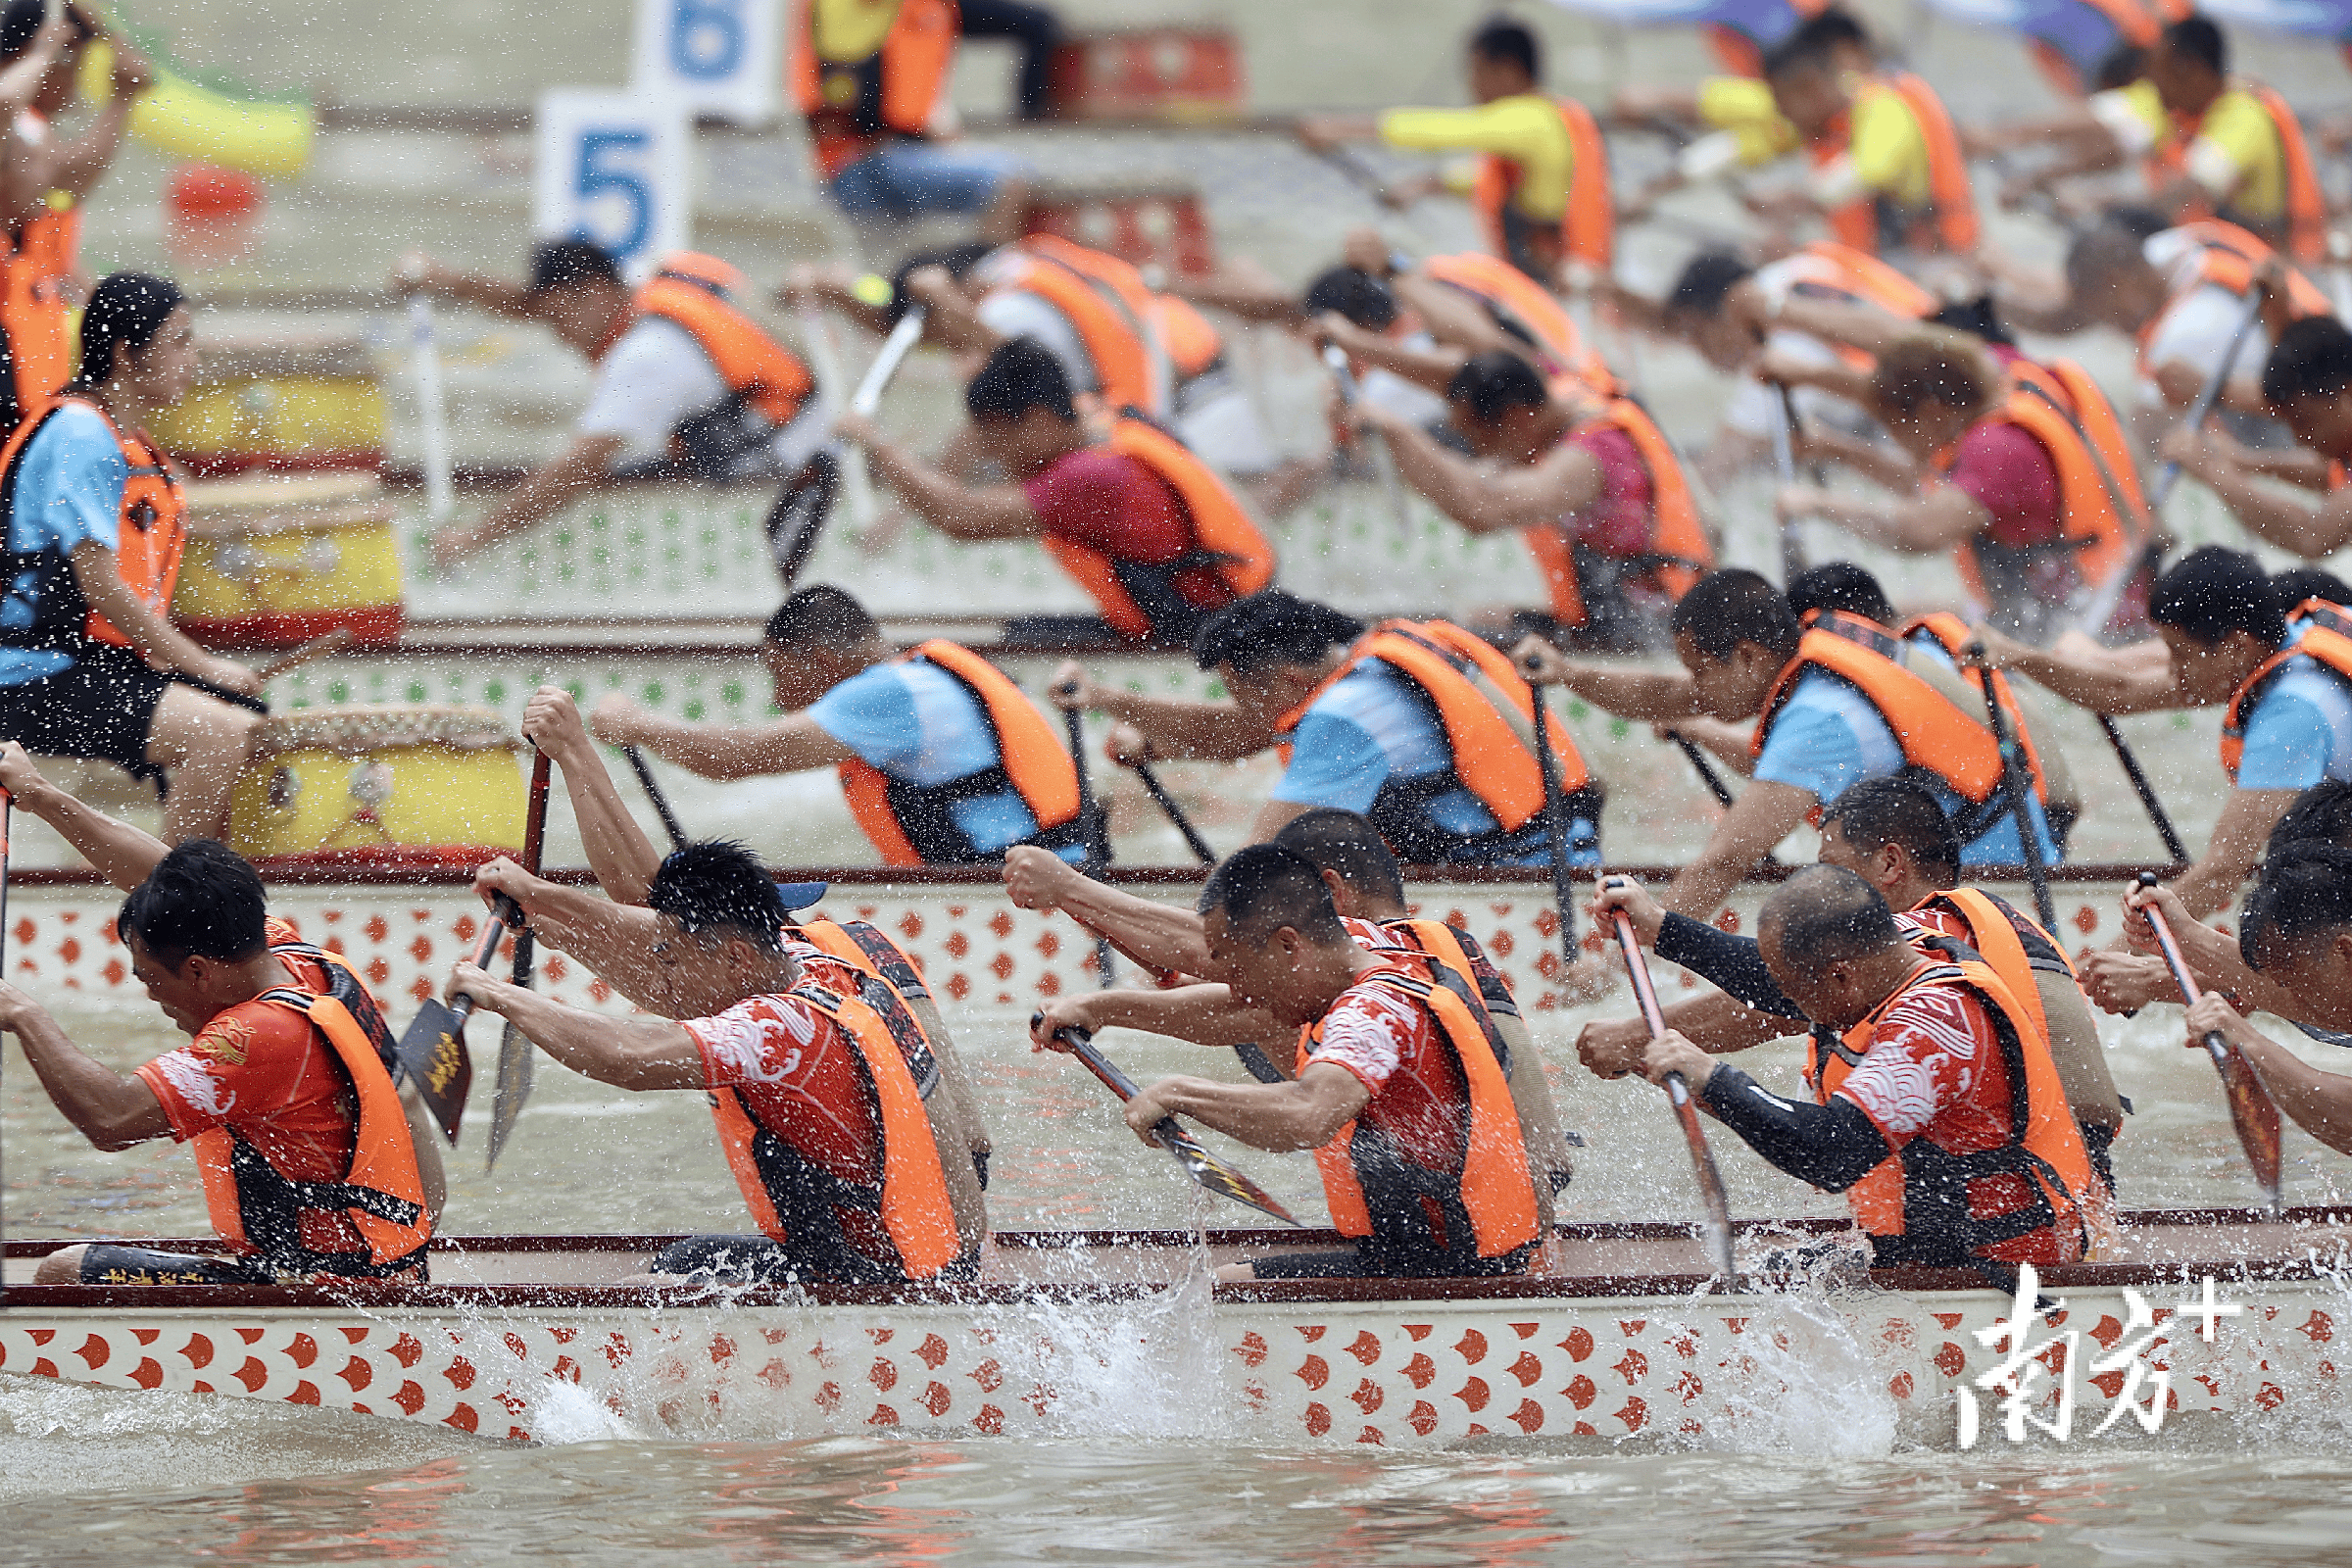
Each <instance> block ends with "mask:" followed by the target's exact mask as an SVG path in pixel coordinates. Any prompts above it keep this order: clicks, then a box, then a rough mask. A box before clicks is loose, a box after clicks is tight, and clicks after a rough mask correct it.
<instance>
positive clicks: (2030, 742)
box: [1898, 610, 2048, 800]
mask: <svg viewBox="0 0 2352 1568" xmlns="http://www.w3.org/2000/svg"><path fill="white" fill-rule="evenodd" d="M1898 635H1899V636H1901V637H1902V638H1904V639H1905V640H1907V641H1916V640H1918V639H1920V638H1923V637H1924V638H1929V639H1932V640H1933V641H1934V642H1935V643H1936V645H1937V646H1938V647H1940V648H1941V649H1942V650H1943V651H1944V653H1945V654H1947V655H1949V656H1950V658H1951V661H1952V663H1953V665H1954V667H1956V668H1957V669H1958V670H1959V672H1960V678H1961V679H1962V680H1964V681H1966V682H1967V683H1968V684H1969V685H1970V686H1973V687H1974V688H1976V691H1977V695H1978V697H1979V698H1980V699H1982V698H1983V696H1984V694H1985V672H1984V671H1983V670H1981V669H1979V668H1977V666H1976V665H1975V664H1973V663H1971V662H1969V661H1968V660H1967V659H1966V658H1965V657H1964V653H1965V650H1966V649H1967V647H1968V645H1969V644H1970V643H1971V642H1973V641H1975V640H1976V632H1975V630H1974V629H1973V628H1972V627H1971V626H1970V625H1969V624H1968V622H1967V621H1965V620H1962V619H1961V618H1960V617H1959V616H1958V615H1955V614H1953V613H1951V612H1950V611H1948V610H1938V611H1936V612H1935V613H1932V614H1926V615H1920V616H1918V617H1916V618H1914V619H1912V620H1910V621H1907V622H1905V623H1904V625H1903V629H1902V631H1901V632H1900V633H1898ZM1992 696H1993V701H1994V702H1997V703H1999V704H2000V705H2001V715H2002V717H2004V718H2005V719H2007V720H2008V723H2009V733H2010V734H2012V735H2014V736H2016V737H2017V744H2018V748H2019V749H2020V750H2021V751H2022V752H2023V753H2024V754H2025V760H2026V768H2027V770H2028V771H2029V772H2031V773H2032V774H2033V776H2034V787H2035V788H2036V789H2037V790H2039V791H2040V792H2041V793H2042V795H2043V797H2044V799H2045V800H2046V799H2047V796H2048V787H2047V785H2046V783H2045V782H2044V780H2043V777H2042V771H2041V752H2040V749H2039V748H2037V747H2036V746H2035V745H2034V731H2033V730H2032V729H2031V728H2030V727H2029V726H2028V725H2027V723H2026V711H2025V710H2024V709H2023V708H2020V707H2019V706H2018V702H2017V693H2016V691H2015V690H2014V689H2012V688H2011V686H2010V684H2009V676H2008V674H2007V672H2006V671H2003V670H1998V669H1996V670H1994V671H1993V672H1992ZM1970 716H1971V717H1974V716H1975V715H1974V714H1971V715H1970Z"/></svg>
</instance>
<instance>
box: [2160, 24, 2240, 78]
mask: <svg viewBox="0 0 2352 1568" xmlns="http://www.w3.org/2000/svg"><path fill="white" fill-rule="evenodd" d="M2164 42H2165V47H2167V48H2168V49H2170V50H2172V51H2173V53H2175V54H2177V55H2186V56H2187V57H2188V58H2189V59H2191V60H2194V61H2195V62H2196V63H2197V64H2198V65H2200V66H2203V67H2204V68H2205V69H2206V70H2208V71H2210V72H2212V73H2214V74H2216V75H2224V76H2226V75H2228V74H2229V36H2228V34H2226V33H2224V32H2223V31H2222V29H2221V27H2220V26H2219V25H2217V24H2216V23H2215V22H2214V20H2213V19H2212V18H2211V17H2208V16H2205V15H2203V14H2202V13H2199V12H2191V13H2189V14H2188V15H2187V16H2185V17H2182V18H2181V19H2180V21H2179V22H2176V23H2174V24H2173V25H2171V26H2169V27H2167V28H2165V29H2164Z"/></svg>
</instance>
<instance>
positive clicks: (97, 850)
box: [17, 788, 169, 893]
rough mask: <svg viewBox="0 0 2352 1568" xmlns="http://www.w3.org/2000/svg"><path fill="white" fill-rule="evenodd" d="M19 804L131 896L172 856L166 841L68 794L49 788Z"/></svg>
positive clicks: (19, 799)
mask: <svg viewBox="0 0 2352 1568" xmlns="http://www.w3.org/2000/svg"><path fill="white" fill-rule="evenodd" d="M17 804H18V805H19V806H22V807H23V808H24V809H25V810H27V811H29V812H31V813H32V814H33V815H34V816H37V817H39V818H40V819H41V820H42V821H44V822H46V823H48V824H49V825H50V826H51V827H53V828H55V829H56V830H57V833H58V836H59V837H61V838H63V839H64V840H65V841H66V842H67V843H68V844H71V845H72V846H73V850H74V853H75V854H77V855H79V856H80V857H81V858H83V859H85V860H87V861H89V862H90V865H91V866H92V868H94V869H95V870H96V871H97V873H98V874H99V875H100V876H102V877H104V878H106V879H107V881H109V882H111V883H113V884H114V885H115V886H116V887H118V888H121V889H122V890H123V892H125V893H128V892H129V891H130V890H131V889H132V888H135V887H137V886H138V885H139V884H140V883H142V882H144V881H146V880H147V873H148V872H150V871H152V870H154V869H155V867H156V865H157V863H158V862H159V861H161V860H162V859H163V858H164V856H165V855H166V854H167V853H169V850H168V847H167V846H166V845H165V843H164V841H163V840H161V839H159V838H157V837H156V836H155V835H153V834H152V833H149V832H147V831H146V830H144V829H142V828H136V827H133V826H131V825H130V824H129V823H128V822H123V821H118V820H116V819H115V818H114V817H111V816H108V815H107V814H106V813H105V812H103V811H100V810H98V809H95V808H93V807H90V806H86V805H84V804H83V803H81V802H80V801H77V800H75V799H74V798H73V796H71V795H68V794H67V793H66V792H65V791H63V790H60V789H55V788H47V789H41V790H36V791H29V792H27V793H25V794H23V795H20V796H18V797H17Z"/></svg>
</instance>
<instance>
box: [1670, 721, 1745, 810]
mask: <svg viewBox="0 0 2352 1568" xmlns="http://www.w3.org/2000/svg"><path fill="white" fill-rule="evenodd" d="M1674 744H1675V746H1676V748H1677V749H1678V750H1680V751H1681V752H1682V754H1683V755H1684V756H1685V757H1688V758H1689V759H1691V766H1692V767H1694V768H1696V769H1697V770H1698V779H1699V782H1700V783H1702V784H1704V785H1706V787H1707V793H1708V794H1709V795H1712V796H1714V797H1715V804H1716V805H1717V806H1720V807H1723V808H1724V809H1727V810H1728V809H1730V808H1731V804H1732V790H1731V786H1730V785H1728V784H1726V783H1724V781H1723V776H1722V775H1721V774H1719V773H1717V772H1716V771H1715V768H1714V766H1713V764H1711V763H1710V762H1708V760H1707V757H1706V754H1705V753H1704V752H1702V751H1700V750H1699V749H1698V742H1696V741H1694V740H1692V739H1691V737H1690V736H1688V735H1677V736H1675V737H1674Z"/></svg>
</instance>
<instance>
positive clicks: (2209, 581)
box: [2148, 545, 2286, 648]
mask: <svg viewBox="0 0 2352 1568" xmlns="http://www.w3.org/2000/svg"><path fill="white" fill-rule="evenodd" d="M2148 618H2149V619H2150V620H2152V621H2154V622H2156V624H2157V625H2159V626H2170V627H2172V628H2173V629H2174V630H2175V631H2177V632H2180V634H2181V635H2182V636H2184V637H2186V638H2188V639H2189V640H2190V641H2191V642H2194V643H2199V644H2202V645H2203V646H2205V647H2212V646H2213V645H2215V644H2217V643H2219V642H2220V641H2221V640H2222V639H2223V638H2225V637H2227V636H2229V634H2230V633H2231V632H2233V631H2242V632H2245V633H2247V634H2249V635H2250V636H2252V637H2253V638H2254V640H2255V641H2257V642H2259V643H2261V644H2262V645H2263V646H2264V647H2265V648H2277V647H2278V646H2279V645H2280V644H2282V643H2284V642H2285V641H2286V614H2285V612H2284V610H2283V608H2282V607H2281V606H2280V605H2279V603H2278V594H2277V592H2276V590H2274V589H2273V588H2272V587H2271V578H2270V573H2268V572H2266V571H2264V570H2263V569H2262V563H2261V562H2259V561H2256V560H2255V559H2254V558H2253V557H2252V556H2250V555H2248V554H2246V553H2245V552H2244V551H2242V550H2231V549H2229V547H2228V546H2226V545H2200V546H2199V547H2198V548H2196V549H2194V550H2191V551H2190V552H2189V553H2188V554H2187V555H2185V556H2182V557H2181V558H2180V560H2179V561H2177V562H2175V563H2174V564H2173V565H2172V566H2171V568H2170V569H2168V570H2167V571H2166V572H2165V573H2164V575H2163V576H2161V577H2159V578H2157V579H2156V587H2155V589H2154V590H2153V591H2152V592H2151V593H2150V594H2149V595H2148Z"/></svg>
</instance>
